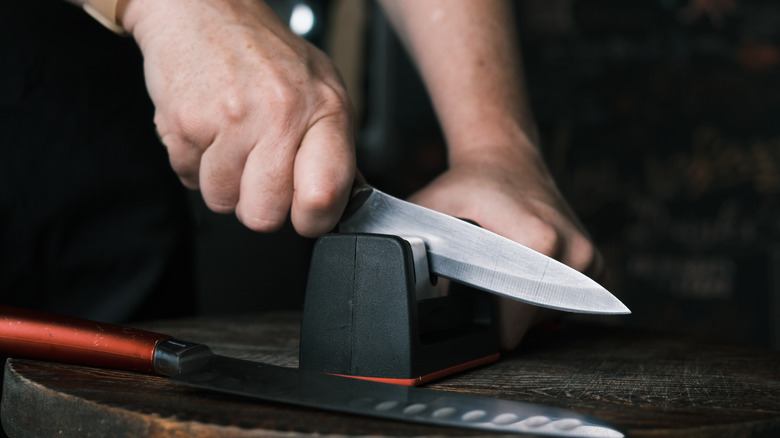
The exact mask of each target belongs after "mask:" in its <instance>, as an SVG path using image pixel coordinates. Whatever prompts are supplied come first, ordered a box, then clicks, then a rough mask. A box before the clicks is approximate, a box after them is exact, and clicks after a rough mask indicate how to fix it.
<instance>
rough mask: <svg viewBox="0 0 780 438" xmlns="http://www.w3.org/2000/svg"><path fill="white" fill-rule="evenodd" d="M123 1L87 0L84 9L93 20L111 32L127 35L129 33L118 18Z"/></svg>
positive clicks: (83, 4)
mask: <svg viewBox="0 0 780 438" xmlns="http://www.w3.org/2000/svg"><path fill="white" fill-rule="evenodd" d="M123 1H124V0H85V1H84V3H82V7H83V8H84V11H86V12H87V13H88V14H89V15H90V16H91V17H92V18H94V19H95V20H97V21H98V22H99V23H100V24H102V25H103V26H105V27H106V28H107V29H109V30H110V31H112V32H114V33H116V34H117V35H126V34H127V31H126V30H125V28H124V27H123V26H122V22H121V21H120V20H119V19H118V16H117V9H118V8H119V3H121V2H123Z"/></svg>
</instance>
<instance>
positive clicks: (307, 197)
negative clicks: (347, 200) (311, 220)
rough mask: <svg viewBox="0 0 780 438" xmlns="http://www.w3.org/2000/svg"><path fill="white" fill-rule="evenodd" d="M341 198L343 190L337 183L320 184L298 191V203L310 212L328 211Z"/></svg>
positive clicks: (320, 212)
mask: <svg viewBox="0 0 780 438" xmlns="http://www.w3.org/2000/svg"><path fill="white" fill-rule="evenodd" d="M340 199H341V190H340V188H339V187H337V186H336V185H335V184H320V185H317V186H316V187H313V188H310V189H307V190H299V191H298V192H297V193H296V204H297V205H298V207H299V208H301V209H302V210H304V211H307V212H309V213H310V214H322V213H326V212H328V211H330V210H332V209H333V207H334V206H335V205H336V204H337V203H338V202H339V200H340Z"/></svg>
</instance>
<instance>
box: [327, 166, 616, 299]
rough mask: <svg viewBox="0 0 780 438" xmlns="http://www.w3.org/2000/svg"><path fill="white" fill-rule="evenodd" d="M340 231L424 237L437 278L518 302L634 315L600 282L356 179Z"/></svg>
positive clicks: (485, 231)
mask: <svg viewBox="0 0 780 438" xmlns="http://www.w3.org/2000/svg"><path fill="white" fill-rule="evenodd" d="M338 229H339V232H347V233H349V232H354V233H373V234H393V235H397V236H401V237H416V238H420V239H422V240H423V241H424V242H425V247H426V249H427V252H428V266H429V268H430V270H431V272H432V273H433V274H436V275H438V276H441V277H444V278H448V279H450V280H454V281H456V282H458V283H463V284H466V285H468V286H472V287H475V288H477V289H480V290H483V291H486V292H490V293H493V294H497V295H501V296H504V297H508V298H511V299H514V300H517V301H523V302H526V303H529V304H533V305H536V306H542V307H548V308H551V309H557V310H565V311H569V312H577V313H594V314H627V313H631V311H630V310H629V309H628V308H627V307H626V306H625V305H624V304H623V303H622V302H620V300H618V299H617V298H616V297H615V296H614V295H612V294H611V293H610V292H609V291H608V290H606V289H604V288H603V287H602V286H601V285H600V284H598V283H596V282H595V281H593V280H592V279H590V278H589V277H588V276H586V275H584V274H582V273H580V272H579V271H577V270H575V269H572V268H570V267H568V266H566V265H564V264H563V263H560V262H558V261H557V260H554V259H552V258H550V257H547V256H546V255H544V254H541V253H539V252H537V251H534V250H532V249H530V248H527V247H525V246H523V245H521V244H519V243H517V242H513V241H511V240H509V239H507V238H505V237H502V236H499V235H498V234H495V233H493V232H491V231H488V230H486V229H484V228H480V227H478V226H475V225H473V224H470V223H468V222H466V221H463V220H460V219H457V218H454V217H452V216H448V215H446V214H443V213H439V212H436V211H433V210H430V209H428V208H425V207H422V206H419V205H415V204H412V203H410V202H406V201H402V200H400V199H397V198H394V197H392V196H390V195H387V194H385V193H382V192H381V191H379V190H377V189H375V188H373V187H371V186H369V185H368V184H366V183H365V182H362V181H360V180H357V179H356V180H355V184H354V186H353V188H352V193H351V196H350V200H349V203H348V205H347V208H346V210H345V212H344V215H343V216H342V218H341V220H340V222H339V227H338Z"/></svg>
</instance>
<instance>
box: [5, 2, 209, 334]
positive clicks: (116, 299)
mask: <svg viewBox="0 0 780 438" xmlns="http://www.w3.org/2000/svg"><path fill="white" fill-rule="evenodd" d="M153 113H154V108H153V105H152V103H151V101H150V99H149V97H148V94H147V91H146V87H145V84H144V78H143V68H142V58H141V54H140V51H139V50H138V48H137V46H136V45H135V42H134V41H133V40H132V38H123V37H119V36H116V35H114V34H112V33H111V32H110V31H108V30H106V29H104V28H103V27H102V26H100V25H99V24H98V23H97V22H95V21H94V20H93V19H92V18H90V17H89V16H88V15H87V14H85V13H84V12H83V11H82V10H80V9H79V8H78V7H75V6H73V5H71V4H68V3H66V2H65V1H63V0H25V1H3V2H0V238H1V239H2V240H0V304H7V305H13V306H19V307H28V308H38V309H42V310H46V311H52V312H57V313H63V314H70V315H76V316H81V317H88V318H93V319H98V320H102V321H107V322H111V321H115V322H120V321H126V320H130V319H139V318H155V317H162V316H172V315H181V314H188V313H191V312H192V311H193V310H194V306H195V304H194V303H195V300H194V298H193V297H192V295H191V294H192V290H193V286H192V278H191V277H192V276H191V258H192V255H191V251H190V249H189V247H190V242H191V240H190V235H189V227H188V220H189V211H188V209H187V204H186V198H185V193H184V190H183V188H182V186H181V184H180V183H179V182H178V179H177V178H176V177H175V175H174V173H173V171H172V170H171V168H170V165H169V163H168V157H167V155H166V151H165V149H164V148H163V147H162V145H161V144H160V143H159V141H158V140H157V138H156V136H155V134H154V126H153V123H152V120H153Z"/></svg>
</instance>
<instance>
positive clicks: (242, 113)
mask: <svg viewBox="0 0 780 438" xmlns="http://www.w3.org/2000/svg"><path fill="white" fill-rule="evenodd" d="M218 102H219V103H218V109H219V111H220V114H221V115H222V116H223V117H224V118H225V119H227V121H228V122H233V123H240V122H242V121H244V120H245V119H246V118H247V116H248V115H249V113H250V111H249V105H248V104H247V101H246V99H245V93H241V91H240V90H232V89H231V90H227V91H225V92H223V94H222V96H221V98H220V99H219V101H218Z"/></svg>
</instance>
